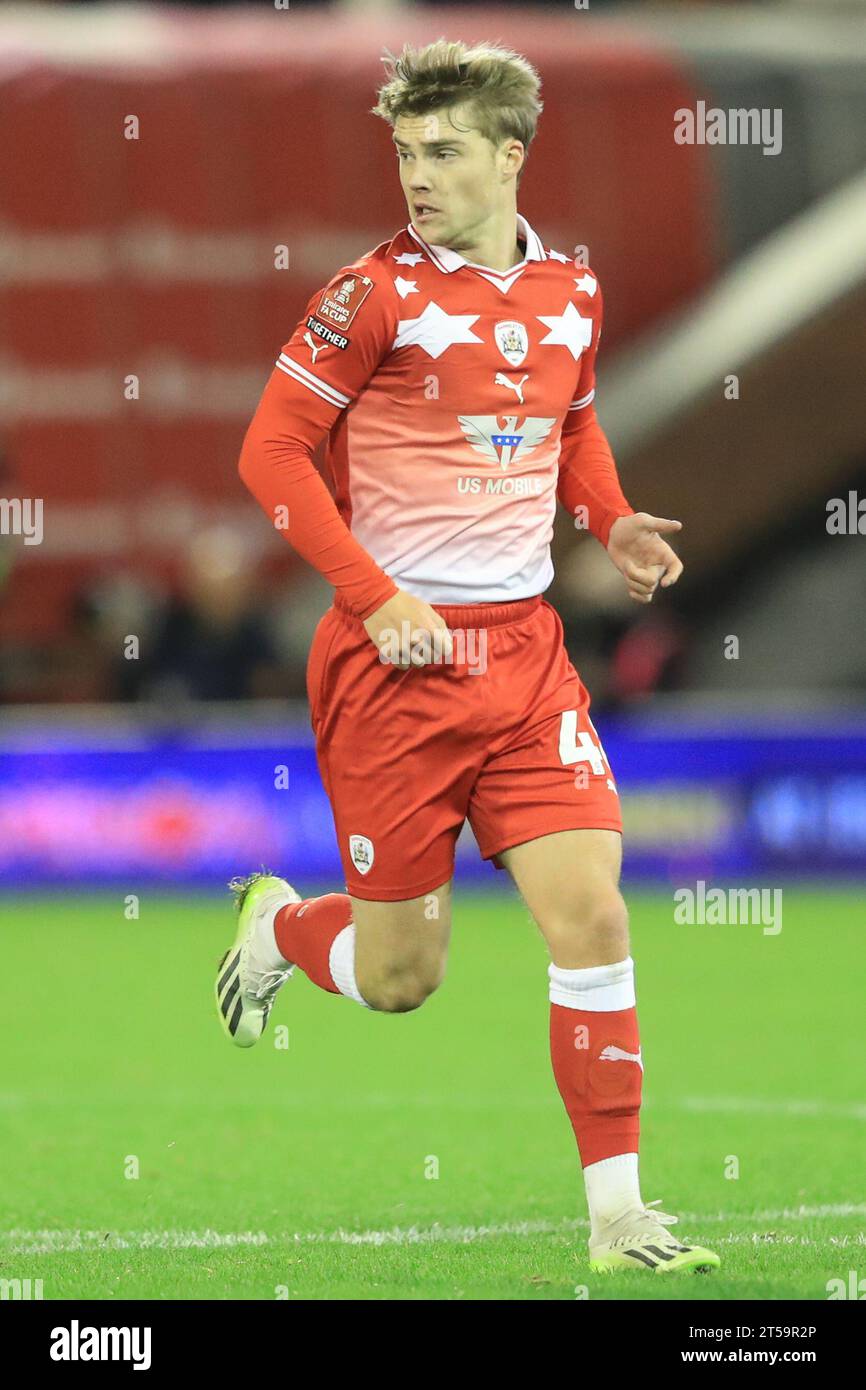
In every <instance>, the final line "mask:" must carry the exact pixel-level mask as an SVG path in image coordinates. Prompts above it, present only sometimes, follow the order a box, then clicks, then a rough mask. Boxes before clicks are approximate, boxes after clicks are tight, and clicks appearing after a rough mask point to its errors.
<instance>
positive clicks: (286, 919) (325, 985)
mask: <svg viewBox="0 0 866 1390" xmlns="http://www.w3.org/2000/svg"><path fill="white" fill-rule="evenodd" d="M351 921H352V902H351V899H350V898H349V895H348V893H326V894H325V896H324V897H322V898H305V899H304V901H303V902H300V903H290V904H289V906H288V907H281V908H280V910H279V912H278V913H277V915H276V917H275V918H274V939H275V940H276V943H277V950H278V951H279V953H280V955H281V956H282V957H283V959H284V960H287V961H291V962H292V964H293V965H298V966H300V968H301V969H302V970H303V972H304V974H305V975H306V976H307V978H308V979H309V980H312V982H313V984H314V985H318V986H319V988H320V989H326V990H327V991H328V993H329V994H339V993H340V990H339V989H338V988H337V986H336V985H335V984H334V980H333V977H332V975H331V968H330V964H329V961H330V955H331V947H332V946H333V944H334V939H335V937H337V936H338V935H339V933H340V932H341V931H342V930H343V929H344V927H348V926H349V925H350V924H351Z"/></svg>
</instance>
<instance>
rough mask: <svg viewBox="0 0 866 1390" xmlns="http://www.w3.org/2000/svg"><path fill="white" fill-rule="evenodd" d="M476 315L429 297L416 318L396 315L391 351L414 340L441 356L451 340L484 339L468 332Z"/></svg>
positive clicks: (450, 344) (468, 341) (477, 316)
mask: <svg viewBox="0 0 866 1390" xmlns="http://www.w3.org/2000/svg"><path fill="white" fill-rule="evenodd" d="M569 307H573V306H569ZM478 318H479V315H478V314H446V312H445V310H444V309H440V307H439V305H438V304H435V303H434V302H433V300H432V299H431V300H430V303H429V304H428V305H427V306H426V308H425V309H424V312H423V313H422V314H419V315H418V317H417V318H416V319H400V321H399V323H398V324H397V336H396V338H395V339H394V344H393V347H392V352H393V351H396V349H397V348H401V347H411V346H413V344H414V346H415V347H419V348H421V349H423V351H424V352H426V353H427V356H428V357H434V358H435V357H441V356H442V354H443V352H445V351H446V350H447V349H448V348H450V347H452V346H453V345H454V344H455V343H481V342H483V341H484V339H483V338H479V337H477V336H476V334H475V333H473V332H472V324H473V323H475V322H476V321H477V320H478ZM587 322H588V320H587Z"/></svg>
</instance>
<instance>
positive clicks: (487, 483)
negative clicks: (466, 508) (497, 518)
mask: <svg viewBox="0 0 866 1390" xmlns="http://www.w3.org/2000/svg"><path fill="white" fill-rule="evenodd" d="M457 491H458V492H471V493H479V492H483V493H485V495H486V496H488V497H540V496H541V494H542V492H543V491H544V479H543V478H471V477H468V476H466V475H465V474H464V475H463V476H462V477H460V478H458V479H457Z"/></svg>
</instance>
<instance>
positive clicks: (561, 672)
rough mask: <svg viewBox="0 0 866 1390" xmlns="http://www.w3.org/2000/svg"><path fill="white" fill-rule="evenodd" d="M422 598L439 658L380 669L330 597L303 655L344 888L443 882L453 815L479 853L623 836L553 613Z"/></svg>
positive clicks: (429, 886)
mask: <svg viewBox="0 0 866 1390" xmlns="http://www.w3.org/2000/svg"><path fill="white" fill-rule="evenodd" d="M433 606H434V607H435V608H436V611H437V612H438V613H440V614H441V615H442V617H443V618H444V619H445V621H446V623H447V624H448V627H449V629H450V630H451V633H452V637H453V639H454V654H453V656H454V659H453V661H452V662H451V663H446V662H444V661H443V660H441V657H440V661H439V662H438V663H437V664H432V665H428V666H424V667H412V668H410V669H409V670H407V671H401V670H399V669H398V668H397V667H396V666H394V665H392V664H390V663H385V662H382V661H381V660H380V657H379V653H378V651H377V650H376V647H375V646H374V644H373V643H372V642H371V641H370V638H369V637H368V636H367V633H366V631H365V630H364V627H363V624H362V623H361V620H360V619H359V618H356V617H354V616H353V615H352V614H351V613H350V612H348V611H347V609H346V608H345V607H344V606H343V605H341V604H340V602H339V600H338V601H337V603H336V604H335V605H334V607H332V608H329V609H328V611H327V613H326V614H325V615H324V617H323V618H322V619H321V621H320V622H319V625H318V627H317V629H316V633H315V636H314V638H313V644H312V647H311V648H310V656H309V661H308V663H307V693H308V695H309V699H310V710H311V716H312V724H313V729H314V731H315V735H316V753H317V757H318V763H319V770H320V772H321V775H322V781H323V783H324V785H325V790H326V792H327V794H328V798H329V800H330V802H331V809H332V811H333V813H334V824H335V827H336V832H337V839H338V842H339V846H340V855H341V857H342V861H343V867H344V870H345V875H346V886H347V888H348V890H349V892H350V893H352V894H354V895H355V896H356V897H358V898H365V899H369V900H371V901H374V902H386V901H387V902H395V901H399V900H401V899H404V898H416V897H420V896H421V895H422V894H424V893H430V892H432V891H433V890H434V889H435V888H439V887H440V886H441V885H442V884H443V883H445V882H447V881H448V879H450V878H451V875H452V873H453V868H454V847H455V844H456V841H457V836H458V835H459V833H460V830H461V828H462V826H463V823H464V821H465V820H466V819H467V818H468V820H469V822H470V824H471V826H472V829H473V831H474V833H475V838H476V840H477V841H478V845H479V847H480V850H481V853H482V855H483V857H484V858H485V859H491V858H494V857H495V856H496V855H498V854H500V853H501V852H502V851H503V850H506V849H510V848H511V847H512V846H513V845H521V844H524V843H525V842H526V841H527V840H535V839H537V838H538V837H539V836H541V835H550V834H552V833H553V832H554V831H558V830H582V829H598V830H617V831H620V832H621V831H622V821H621V818H620V810H619V799H618V797H617V793H616V788H615V786H614V782H613V777H612V773H611V770H610V767H609V766H608V763H607V759H606V757H605V755H604V750H603V748H602V747H601V744H600V742H599V739H598V735H597V734H596V732H595V729H594V728H593V725H592V722H591V720H590V717H589V695H588V694H587V691H586V690H585V688H584V686H583V685H582V684H581V681H580V677H579V676H578V674H577V672H576V671H575V669H574V667H573V666H572V664H571V662H570V661H569V659H568V654H567V652H566V650H565V647H564V645H563V633H562V623H561V621H560V618H559V614H558V613H557V612H556V611H555V610H554V609H553V608H551V606H550V604H549V603H547V602H546V601H545V600H543V599H542V598H540V597H536V598H529V599H521V600H519V601H518V602H516V603H486V604H481V605H479V606H478V607H474V606H469V605H465V604H461V605H458V606H454V607H450V606H444V605H440V604H435V605H433ZM497 867H501V866H497Z"/></svg>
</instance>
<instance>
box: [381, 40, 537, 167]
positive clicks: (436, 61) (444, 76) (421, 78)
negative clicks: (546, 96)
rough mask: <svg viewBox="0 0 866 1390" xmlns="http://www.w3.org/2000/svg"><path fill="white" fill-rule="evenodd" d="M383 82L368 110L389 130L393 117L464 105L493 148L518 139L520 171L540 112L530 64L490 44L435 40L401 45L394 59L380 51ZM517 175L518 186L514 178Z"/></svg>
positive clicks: (532, 68)
mask: <svg viewBox="0 0 866 1390" xmlns="http://www.w3.org/2000/svg"><path fill="white" fill-rule="evenodd" d="M382 62H383V63H384V64H385V70H386V72H387V75H388V80H387V81H386V82H385V83H383V85H382V86H381V87H380V88H379V91H378V94H377V95H378V101H377V102H376V105H375V106H373V107H372V108H371V110H372V112H373V115H375V116H381V117H382V119H383V120H386V121H387V122H388V124H389V125H391V126H393V125H394V123H395V121H396V120H397V118H398V116H421V115H426V113H427V112H428V111H434V110H437V109H438V108H441V107H447V106H456V105H457V104H458V103H462V102H465V103H467V104H468V106H469V108H470V111H471V113H472V119H473V121H474V123H475V127H476V128H477V130H478V131H479V133H480V134H481V135H483V136H484V137H485V139H487V140H489V141H490V142H491V144H493V145H499V144H501V143H502V141H503V140H508V139H514V140H520V141H521V142H522V144H523V148H524V167H525V163H526V155H527V154H528V153H529V146H530V144H531V143H532V140H533V138H534V136H535V131H536V128H537V126H538V118H539V116H540V115H541V112H542V110H543V105H544V104H543V102H542V101H541V98H540V96H539V93H540V91H541V79H540V77H539V76H538V73H537V72H536V70H535V68H534V67H533V66H532V64H531V63H529V62H527V60H526V58H522V57H521V56H520V54H519V53H514V52H513V51H512V50H511V49H510V48H502V47H500V46H499V45H498V44H494V43H479V44H475V45H473V46H472V47H470V46H469V45H468V44H465V43H460V42H459V41H455V42H451V41H449V40H448V39H437V40H436V41H435V43H428V44H427V45H426V47H424V48H414V47H413V46H412V45H411V44H408V43H407V44H405V45H404V48H403V52H402V53H401V54H400V56H399V57H396V56H395V55H394V54H393V53H389V52H388V50H387V49H386V50H385V56H384V57H383V59H382ZM522 173H523V167H521V169H520V172H519V173H518V175H517V182H518V184H519V183H520V175H521V174H522Z"/></svg>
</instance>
